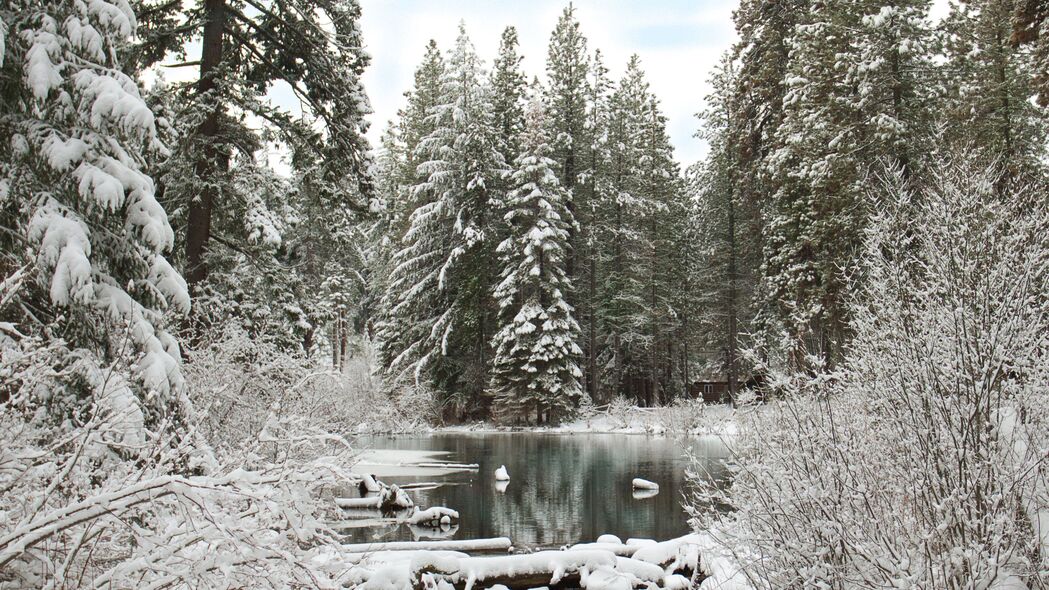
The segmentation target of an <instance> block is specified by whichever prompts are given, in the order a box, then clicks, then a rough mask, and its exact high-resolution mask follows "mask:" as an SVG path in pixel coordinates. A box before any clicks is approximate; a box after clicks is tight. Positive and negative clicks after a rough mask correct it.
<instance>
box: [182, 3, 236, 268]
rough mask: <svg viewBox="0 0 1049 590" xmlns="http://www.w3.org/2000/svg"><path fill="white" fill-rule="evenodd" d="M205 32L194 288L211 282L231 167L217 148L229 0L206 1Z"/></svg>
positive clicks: (193, 220)
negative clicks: (217, 211)
mask: <svg viewBox="0 0 1049 590" xmlns="http://www.w3.org/2000/svg"><path fill="white" fill-rule="evenodd" d="M204 14H205V21H204V33H203V38H202V47H201V53H200V80H198V82H197V94H198V95H199V96H200V97H202V98H203V99H204V100H205V102H206V104H207V105H208V111H207V113H206V114H205V116H204V120H203V121H201V123H200V127H198V128H197V145H198V149H199V152H198V158H197V161H196V164H195V166H194V172H195V173H196V175H197V178H198V181H199V183H200V186H201V187H202V189H201V192H200V195H199V196H198V197H197V198H194V199H191V200H190V203H189V219H188V224H187V227H186V272H185V277H186V283H187V284H188V285H189V286H190V288H192V287H193V286H194V285H197V284H199V283H201V282H202V281H204V280H205V279H207V277H208V266H207V261H206V260H205V257H206V255H207V251H208V240H209V239H210V238H211V213H212V209H213V207H214V203H215V194H216V192H217V191H216V188H215V184H216V181H217V180H218V179H217V176H218V175H219V173H220V172H221V171H222V170H224V169H225V168H226V167H227V166H228V156H227V155H225V154H224V153H223V152H222V150H221V149H220V148H219V146H218V145H217V140H218V135H219V110H220V106H219V100H218V97H217V96H215V94H216V93H217V91H218V88H217V84H216V83H215V76H216V75H217V74H218V68H219V66H220V64H221V62H222V53H223V34H224V30H225V27H226V2H225V0H205V2H204Z"/></svg>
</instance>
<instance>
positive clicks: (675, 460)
mask: <svg viewBox="0 0 1049 590" xmlns="http://www.w3.org/2000/svg"><path fill="white" fill-rule="evenodd" d="M357 445H358V447H359V448H362V449H366V450H365V452H364V454H363V456H362V462H361V463H360V464H359V465H358V466H357V467H356V468H355V470H357V471H359V472H366V473H371V474H374V475H375V476H376V477H378V478H379V479H380V480H382V481H384V482H386V483H392V484H398V485H402V484H412V483H420V482H432V483H435V484H440V485H438V487H435V488H431V489H419V490H412V491H410V492H409V495H410V496H411V497H412V499H413V500H414V501H415V504H416V505H417V506H419V507H420V508H428V507H431V506H445V507H448V508H451V509H454V510H457V511H458V512H459V514H460V522H459V524H458V526H453V527H445V529H444V530H439V529H427V528H421V527H411V526H408V525H406V524H403V523H398V522H396V520H397V516H396V515H389V514H387V515H382V517H380V515H378V514H377V513H375V514H371V515H369V514H368V513H367V511H359V510H358V511H347V512H346V513H345V515H346V517H347V521H346V522H344V523H343V524H344V525H345V527H346V528H345V529H344V533H345V534H346V540H347V541H348V542H366V541H406V540H417V539H418V540H422V539H474V538H482V537H497V536H506V537H509V538H510V539H511V540H513V542H514V543H515V544H516V545H518V546H530V547H547V546H560V545H564V544H568V543H577V542H581V541H593V540H594V539H595V538H597V536H598V535H601V534H604V533H611V534H614V535H617V536H619V537H620V538H622V539H624V540H625V539H627V538H628V537H639V538H640V537H644V538H653V539H661V540H662V539H669V538H672V537H675V536H679V535H682V534H685V533H687V532H689V530H688V525H687V523H686V518H687V517H686V515H685V512H684V510H683V508H682V507H681V502H682V498H683V494H684V493H685V492H686V491H687V490H686V485H687V484H686V481H685V470H686V468H687V467H688V466H689V461H688V459H687V458H686V456H685V453H686V450H688V451H691V453H692V455H693V456H694V457H697V458H698V459H699V460H700V461H701V462H702V464H703V465H704V466H705V467H706V469H707V470H708V471H709V472H710V473H711V475H712V476H713V477H715V478H718V479H722V478H726V477H727V474H726V472H725V468H724V467H723V465H722V461H723V460H724V459H725V458H726V457H727V451H726V450H725V448H724V446H723V445H722V444H721V442H720V441H718V440H717V439H714V438H702V439H676V438H662V437H650V436H641V435H624V434H536V433H486V434H472V433H439V434H429V435H418V436H395V437H364V438H361V439H359V440H358V441H357ZM449 464H477V468H476V469H466V468H462V467H459V468H456V467H451V466H450V465H449ZM500 465H505V466H506V468H507V471H509V474H510V481H509V483H508V484H507V483H500V482H496V481H495V475H494V472H495V470H496V469H497V468H498V467H499V466H500ZM635 477H641V478H644V479H647V480H650V481H653V482H655V483H657V484H659V493H658V494H656V495H653V496H649V497H642V494H637V493H634V492H633V491H632V490H631V480H632V479H633V478H635ZM354 495H356V494H354ZM369 517H370V518H369ZM401 519H402V520H403V515H401Z"/></svg>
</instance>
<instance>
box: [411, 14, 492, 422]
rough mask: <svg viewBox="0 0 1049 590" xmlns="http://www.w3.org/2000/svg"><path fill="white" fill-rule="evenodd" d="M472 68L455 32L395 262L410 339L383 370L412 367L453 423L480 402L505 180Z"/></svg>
mask: <svg viewBox="0 0 1049 590" xmlns="http://www.w3.org/2000/svg"><path fill="white" fill-rule="evenodd" d="M486 78H487V76H486V75H485V72H484V70H483V68H482V64H481V60H480V58H479V57H478V56H477V54H476V52H475V51H474V48H473V44H472V43H471V42H470V39H469V37H468V36H467V34H466V29H465V26H464V25H460V28H459V36H458V38H457V40H456V44H455V47H454V48H453V49H452V50H451V51H450V52H449V53H448V57H447V60H446V66H445V69H444V75H443V77H442V80H441V93H440V100H439V104H437V105H436V106H435V107H434V108H433V110H432V112H431V115H430V117H431V118H432V124H433V131H432V132H431V133H430V134H429V135H428V136H426V137H425V138H423V139H422V140H421V141H420V143H419V145H418V147H417V148H416V155H417V156H418V158H419V160H420V164H419V167H418V171H419V172H420V173H421V174H422V175H425V176H426V180H425V181H423V182H422V183H420V184H417V185H416V186H415V187H414V189H413V191H414V195H415V197H416V198H417V199H418V200H419V202H420V203H421V204H420V205H419V206H418V207H417V208H416V209H415V210H414V212H413V213H412V214H411V217H410V226H409V228H408V230H407V232H406V234H405V237H404V247H403V248H402V250H401V251H400V252H398V253H397V255H396V256H395V264H396V266H395V273H396V274H397V275H399V276H398V277H396V278H395V282H394V286H393V287H392V288H393V289H395V292H397V293H398V296H397V302H396V303H395V304H394V305H393V307H392V309H391V313H392V314H393V315H394V316H398V315H402V314H407V315H404V316H402V317H407V318H409V322H408V323H409V324H410V327H409V330H410V331H411V332H412V334H411V336H409V338H408V339H407V341H406V342H405V344H404V345H403V347H402V348H401V350H400V352H399V353H398V354H397V355H396V356H394V357H393V359H392V361H391V366H392V367H394V368H395V372H397V370H398V368H400V369H405V368H409V367H410V368H412V369H413V371H414V372H415V374H416V376H417V380H418V381H420V382H427V383H430V384H432V385H434V386H435V387H436V388H437V389H438V391H439V392H441V394H442V400H441V401H442V404H443V405H444V407H445V408H446V409H447V410H448V411H449V412H457V413H458V414H459V415H460V416H461V415H462V414H463V413H464V412H466V411H468V410H473V409H476V408H477V406H478V404H480V403H482V402H483V400H482V396H481V394H482V392H483V390H484V387H485V385H486V382H487V372H488V369H489V367H490V362H489V356H490V351H489V346H490V339H491V330H492V324H493V317H492V316H493V313H494V305H493V302H492V300H491V294H490V289H491V285H492V283H493V282H494V281H493V275H494V270H493V269H492V268H491V264H492V261H493V259H494V252H495V246H496V244H495V243H494V240H493V235H494V234H493V223H495V221H496V220H495V204H494V203H493V201H492V194H491V189H490V187H491V186H492V185H493V183H494V182H495V181H496V180H497V179H500V178H502V177H503V176H505V174H506V173H507V171H506V164H505V163H504V161H503V159H502V156H501V154H500V153H499V151H498V143H499V142H498V137H499V134H498V129H497V128H496V127H495V125H494V120H493V117H492V112H491V108H492V107H491V97H490V88H489V87H488V86H487V84H486Z"/></svg>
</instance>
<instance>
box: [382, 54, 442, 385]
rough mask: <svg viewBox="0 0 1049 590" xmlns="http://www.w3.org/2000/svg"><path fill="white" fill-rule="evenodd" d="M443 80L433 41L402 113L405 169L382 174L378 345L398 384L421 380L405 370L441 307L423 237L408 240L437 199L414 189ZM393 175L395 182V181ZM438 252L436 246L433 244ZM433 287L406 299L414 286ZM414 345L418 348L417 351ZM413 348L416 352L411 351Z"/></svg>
mask: <svg viewBox="0 0 1049 590" xmlns="http://www.w3.org/2000/svg"><path fill="white" fill-rule="evenodd" d="M443 77H444V59H443V58H442V57H441V52H440V50H439V49H438V47H437V43H436V42H434V41H433V40H431V41H430V42H429V43H428V44H427V46H426V52H425V54H424V56H423V59H422V61H421V62H420V65H419V67H418V68H416V70H415V84H414V87H413V89H412V90H411V91H410V92H408V93H406V94H407V98H408V103H407V105H406V106H405V108H404V110H403V111H401V113H400V123H399V125H398V127H399V135H400V143H401V144H402V145H401V146H400V147H399V149H400V150H402V151H403V157H402V158H401V160H402V161H401V162H400V165H398V166H394V167H392V168H388V169H387V168H384V169H382V171H381V174H382V175H383V179H382V181H381V182H380V190H381V189H382V187H383V185H384V184H385V185H388V187H389V189H390V191H391V192H390V194H389V195H388V202H387V204H386V208H387V215H389V217H390V222H389V223H390V227H389V229H388V233H387V236H388V237H387V239H388V240H389V242H390V244H389V245H388V248H389V252H388V262H386V266H387V268H388V269H389V271H388V277H387V278H386V286H385V291H384V293H383V296H382V300H381V302H380V306H379V307H380V310H381V311H380V319H379V322H378V328H377V333H376V336H377V338H376V339H377V340H378V344H379V362H380V363H381V364H382V366H383V367H384V368H385V370H386V373H387V375H388V376H389V377H391V378H393V379H394V381H395V382H400V384H406V385H408V386H409V387H411V386H412V385H411V383H412V382H413V381H415V380H416V378H415V377H414V375H413V377H412V379H404V378H403V377H406V376H407V375H406V374H405V373H404V371H403V369H404V368H405V367H408V366H414V363H415V361H416V360H418V356H419V353H418V352H417V350H415V348H417V346H418V344H417V343H418V342H419V341H420V340H421V339H422V337H423V334H422V333H421V332H420V331H421V330H429V327H428V326H427V324H428V323H429V320H430V319H431V318H432V317H433V314H434V313H435V310H436V307H437V300H436V295H437V293H436V289H435V288H434V287H435V285H429V282H428V281H427V279H426V278H425V267H424V266H423V265H422V264H421V261H420V260H416V258H417V257H416V255H415V252H422V251H423V248H422V246H421V245H420V244H419V243H418V242H419V241H420V240H422V239H423V236H422V235H421V234H420V233H419V232H420V230H416V231H414V232H413V233H412V236H411V237H409V236H408V232H409V230H410V229H411V228H412V224H413V223H415V222H418V223H422V220H416V218H415V211H416V210H417V209H419V208H420V207H423V206H426V205H429V203H431V202H432V195H429V194H426V193H422V194H418V195H417V194H416V193H415V191H414V187H415V185H417V184H419V183H421V182H423V181H424V180H425V179H426V177H427V176H426V175H424V174H422V173H421V172H419V170H418V166H419V163H420V158H421V156H420V155H418V153H417V150H418V147H419V142H420V141H422V139H423V138H425V137H427V136H429V135H430V134H431V133H433V130H434V121H435V119H434V117H433V116H432V113H433V110H434V109H435V108H436V107H437V105H438V104H439V102H440V98H441V80H442V78H443ZM391 176H392V177H393V178H391ZM434 248H436V245H434ZM420 284H421V285H429V287H424V288H422V289H421V290H419V291H417V292H415V293H413V294H412V296H411V297H406V295H407V294H406V292H405V291H406V289H408V288H409V286H410V285H420ZM413 346H414V347H415V348H413ZM409 349H411V350H409Z"/></svg>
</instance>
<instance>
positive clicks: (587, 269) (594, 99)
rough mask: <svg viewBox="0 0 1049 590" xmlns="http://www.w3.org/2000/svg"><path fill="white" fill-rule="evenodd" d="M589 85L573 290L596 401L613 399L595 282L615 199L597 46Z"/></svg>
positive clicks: (606, 86)
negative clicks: (602, 360)
mask: <svg viewBox="0 0 1049 590" xmlns="http://www.w3.org/2000/svg"><path fill="white" fill-rule="evenodd" d="M587 87H588V90H589V93H588V95H587V100H586V104H587V119H586V127H585V130H586V135H585V148H586V153H585V155H586V160H585V163H584V165H583V171H582V172H581V173H580V175H579V186H578V187H577V188H576V190H575V191H574V192H575V199H576V202H577V208H576V220H577V222H578V224H579V239H578V240H576V253H577V257H576V258H577V260H578V265H577V266H578V269H579V275H578V279H576V285H575V286H576V289H575V292H576V296H577V302H578V305H577V310H578V311H577V316H578V318H579V323H580V326H582V328H583V331H584V334H585V336H586V338H585V339H584V341H583V342H584V346H583V355H584V357H585V366H584V371H583V374H584V377H585V379H584V380H585V386H586V390H587V392H588V393H589V395H590V398H591V399H592V400H593V401H594V402H595V403H607V402H609V401H611V392H609V391H608V390H606V389H605V390H603V389H601V388H600V384H601V374H600V365H599V364H598V358H599V357H600V356H601V354H602V342H603V340H604V338H603V327H602V325H601V321H602V320H601V315H600V308H601V303H600V288H599V284H600V281H601V279H602V277H603V265H604V264H605V263H606V262H607V259H606V258H605V256H604V255H605V252H603V247H602V244H601V242H600V238H601V236H602V235H603V234H604V233H605V230H604V229H602V228H605V227H606V226H607V223H608V219H609V214H610V212H611V209H612V203H613V202H614V196H613V195H614V193H613V188H612V186H611V184H612V183H611V176H610V174H609V172H610V163H611V161H612V154H611V149H610V145H609V137H608V132H609V126H610V124H611V121H610V117H611V108H610V101H611V94H612V82H611V81H610V80H609V78H608V69H607V68H606V67H605V65H604V61H603V59H602V57H601V51H600V50H597V51H595V52H594V57H593V59H592V60H591V62H590V74H589V80H588V84H587Z"/></svg>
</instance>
